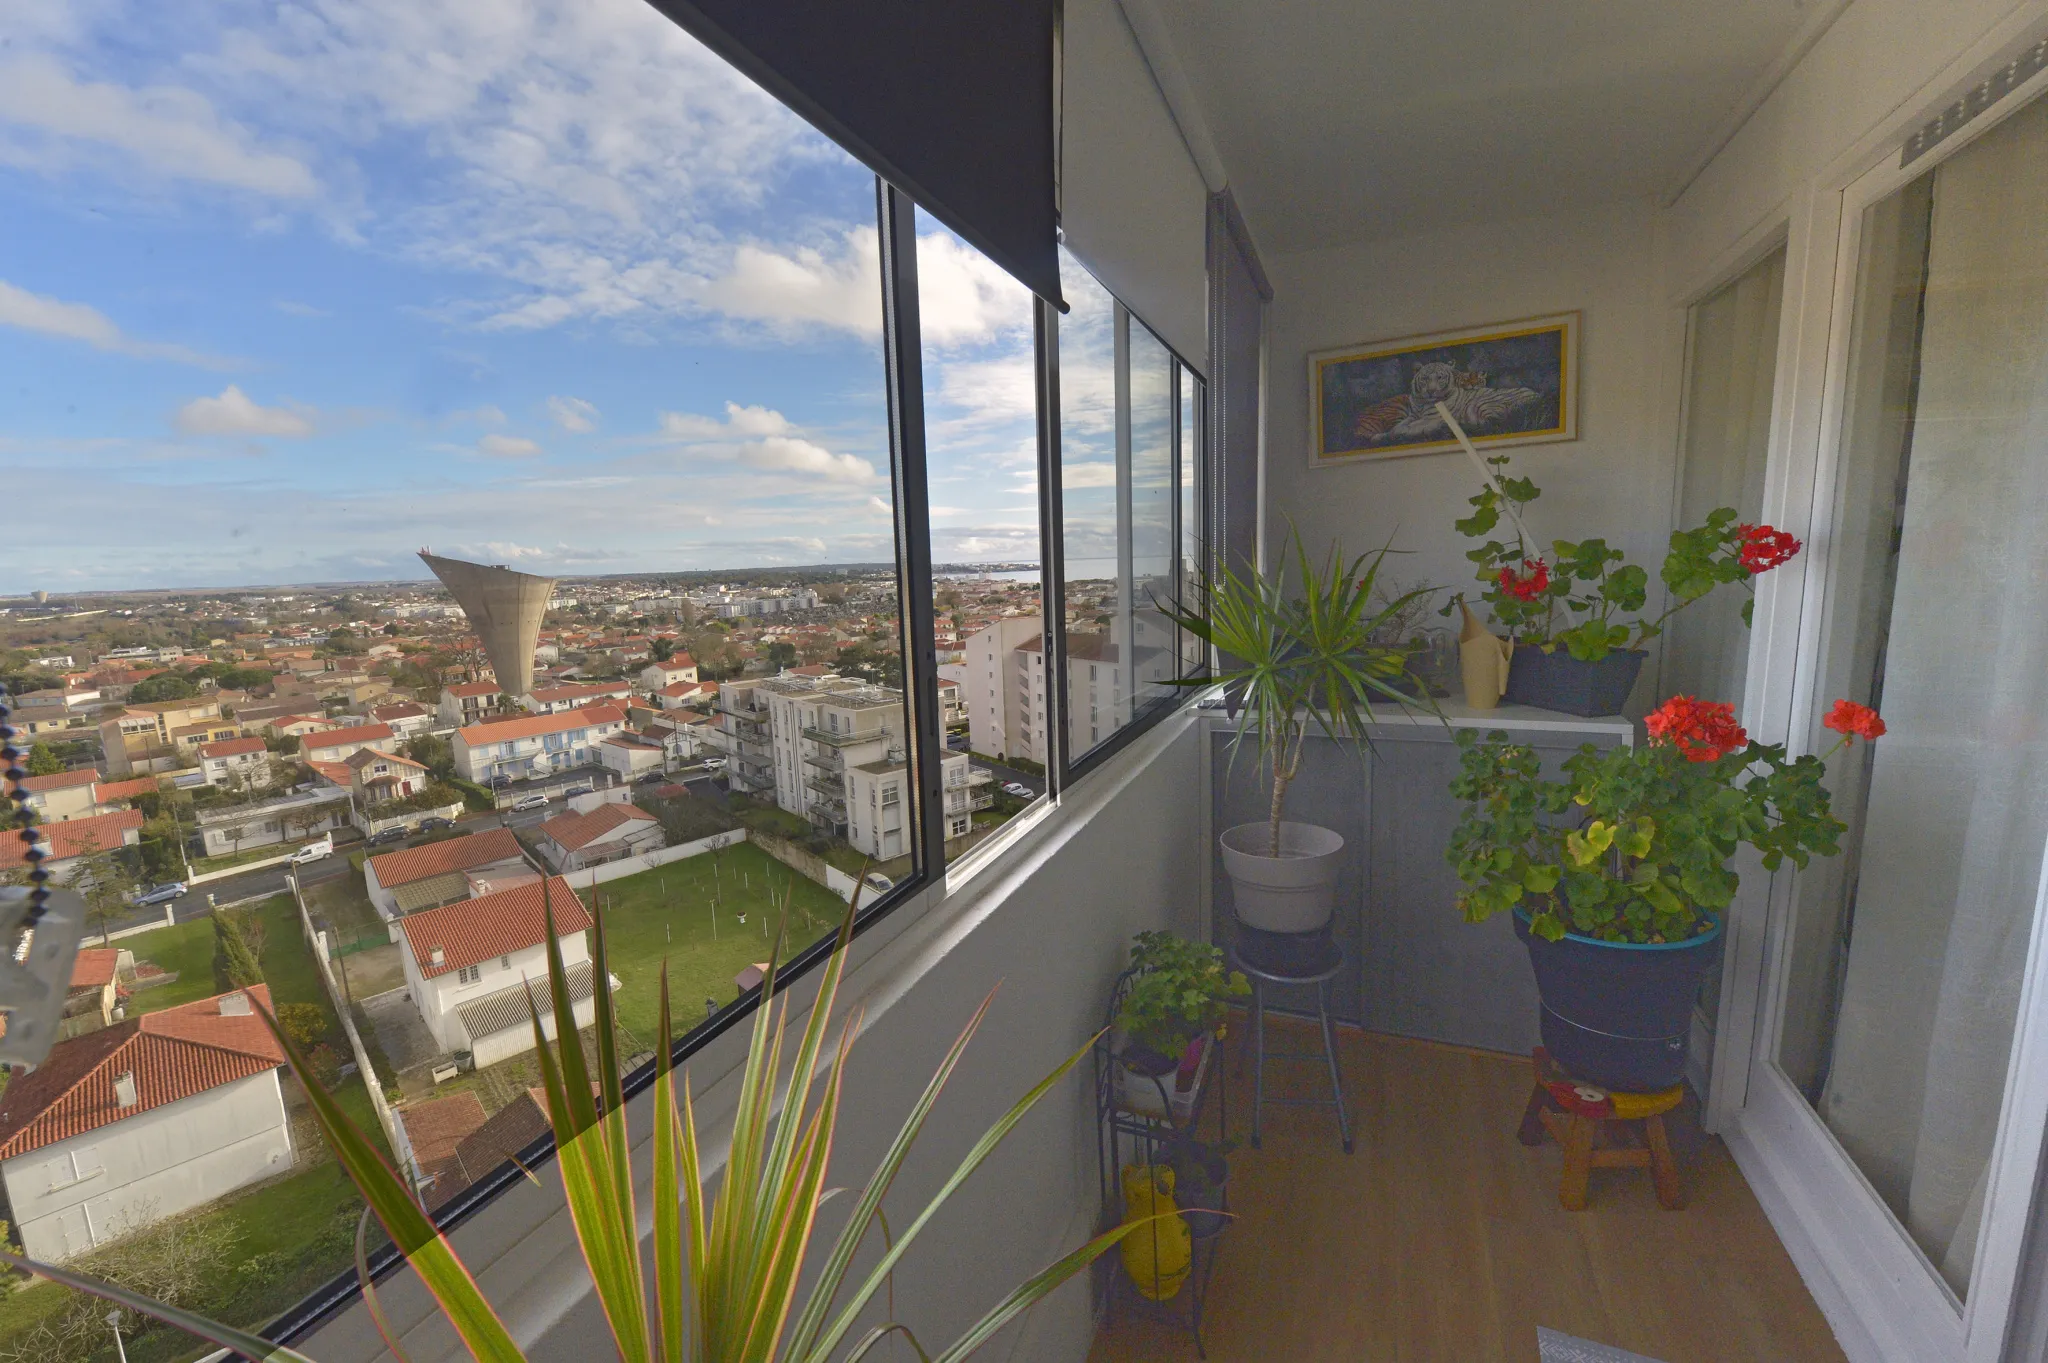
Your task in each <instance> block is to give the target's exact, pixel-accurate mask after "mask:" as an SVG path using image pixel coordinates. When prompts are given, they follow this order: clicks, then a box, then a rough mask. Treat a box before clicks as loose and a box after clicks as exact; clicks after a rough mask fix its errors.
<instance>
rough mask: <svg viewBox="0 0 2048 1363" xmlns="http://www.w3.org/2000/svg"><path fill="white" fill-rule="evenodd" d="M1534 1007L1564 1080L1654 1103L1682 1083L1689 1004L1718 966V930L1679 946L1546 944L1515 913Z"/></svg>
mask: <svg viewBox="0 0 2048 1363" xmlns="http://www.w3.org/2000/svg"><path fill="white" fill-rule="evenodd" d="M1515 935H1516V936H1517V937H1519V938H1521V939H1522V942H1523V944H1524V945H1526V946H1527V947H1528V948H1529V964H1530V966H1531V967H1532V968H1533V969H1534V970H1535V972H1536V992H1537V994H1538V995H1539V996H1540V997H1541V999H1542V1012H1543V1018H1542V1033H1543V1045H1544V1047H1545V1048H1546V1049H1548V1050H1549V1052H1550V1055H1551V1058H1552V1059H1553V1060H1555V1061H1557V1063H1558V1064H1560V1065H1562V1066H1563V1067H1564V1068H1565V1070H1566V1071H1567V1072H1569V1073H1570V1074H1572V1075H1573V1076H1575V1077H1577V1078H1580V1079H1584V1080H1586V1081H1587V1082H1588V1083H1593V1084H1598V1085H1600V1086H1601V1087H1602V1088H1608V1089H1615V1090H1618V1091H1620V1092H1623V1093H1655V1092H1657V1091H1658V1090H1660V1089H1668V1088H1670V1087H1671V1086H1672V1085H1674V1084H1676V1083H1678V1081H1679V1080H1681V1079H1683V1078H1684V1077H1685V1057H1686V1049H1687V1046H1688V1045H1689V1044H1690V1042H1691V1039H1692V1008H1693V1001H1694V1000H1695V999H1697V998H1698V997H1699V992H1700V981H1701V980H1702V979H1704V978H1705V976H1706V973H1707V971H1708V970H1709V969H1710V968H1711V967H1712V966H1713V964H1714V963H1715V962H1716V961H1718V960H1720V959H1721V922H1720V920H1719V919H1716V920H1714V925H1713V927H1712V928H1711V929H1710V930H1708V931H1707V932H1705V933H1703V934H1702V935H1700V936H1698V937H1691V938H1687V939H1686V940H1685V941H1683V942H1653V943H1647V944H1637V943H1633V942H1602V941H1600V940H1598V939H1597V938H1593V937H1581V936H1579V934H1577V933H1575V932H1570V933H1566V934H1565V935H1564V937H1563V938H1562V939H1560V940H1559V941H1555V942H1552V941H1547V940H1545V939H1544V938H1541V937H1538V936H1536V935H1535V934H1534V933H1532V932H1530V931H1529V915H1528V914H1527V913H1526V912H1524V911H1523V910H1521V909H1516V910H1515Z"/></svg>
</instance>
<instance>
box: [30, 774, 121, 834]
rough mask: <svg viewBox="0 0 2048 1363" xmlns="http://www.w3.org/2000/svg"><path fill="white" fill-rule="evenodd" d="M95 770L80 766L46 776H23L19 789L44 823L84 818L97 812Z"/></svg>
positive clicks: (98, 808)
mask: <svg viewBox="0 0 2048 1363" xmlns="http://www.w3.org/2000/svg"><path fill="white" fill-rule="evenodd" d="M99 779H100V774H99V772H98V771H96V770H94V769H93V768H91V767H80V768H79V769H78V770H76V771H59V772H52V773H51V774H50V775H48V776H24V777H23V778H22V779H21V784H20V789H21V791H22V793H23V794H25V795H27V796H28V799H27V800H26V801H25V802H24V803H26V804H27V805H28V807H29V808H30V809H32V810H34V811H35V813H36V817H37V818H38V819H40V820H42V821H43V822H44V823H62V822H63V821H64V820H66V819H86V818H90V817H92V816H93V815H94V814H98V813H100V812H101V811H100V806H99V795H98V792H97V787H98V783H99Z"/></svg>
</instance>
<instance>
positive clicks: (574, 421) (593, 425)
mask: <svg viewBox="0 0 2048 1363" xmlns="http://www.w3.org/2000/svg"><path fill="white" fill-rule="evenodd" d="M548 415H549V416H551V417H553V418H554V420H555V424H556V425H557V426H560V427H561V428H562V429H563V430H565V431H569V432H571V433H572V434H576V435H583V434H585V433H587V432H590V431H594V430H596V429H597V404H596V403H594V402H587V401H585V400H584V399H582V398H569V397H551V398H549V399H548Z"/></svg>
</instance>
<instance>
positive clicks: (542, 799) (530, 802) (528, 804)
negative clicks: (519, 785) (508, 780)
mask: <svg viewBox="0 0 2048 1363" xmlns="http://www.w3.org/2000/svg"><path fill="white" fill-rule="evenodd" d="M547 807H548V797H547V796H546V795H545V794H540V795H528V796H526V797H525V798H524V799H520V800H516V801H514V802H513V805H512V808H514V809H516V810H520V811H522V812H523V811H525V810H529V809H546V808H547Z"/></svg>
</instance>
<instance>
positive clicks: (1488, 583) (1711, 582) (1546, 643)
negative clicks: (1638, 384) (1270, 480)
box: [1444, 455, 1800, 717]
mask: <svg viewBox="0 0 2048 1363" xmlns="http://www.w3.org/2000/svg"><path fill="white" fill-rule="evenodd" d="M1486 462H1487V464H1488V466H1489V467H1490V468H1492V470H1493V473H1494V477H1493V479H1492V481H1491V482H1490V483H1489V484H1488V485H1487V486H1486V487H1484V488H1482V489H1481V490H1480V491H1479V492H1478V494H1477V495H1475V496H1473V497H1472V498H1471V499H1470V505H1471V507H1472V514H1471V515H1469V516H1467V517H1465V518H1464V519H1463V520H1460V521H1458V522H1457V523H1456V524H1457V529H1458V532H1459V533H1460V534H1462V535H1465V536H1468V537H1470V538H1473V539H1484V541H1485V542H1484V543H1482V544H1480V545H1479V546H1478V547H1477V548H1474V549H1471V550H1468V551H1467V552H1466V554H1465V557H1466V558H1468V559H1470V560H1471V561H1472V562H1473V563H1475V564H1477V565H1478V579H1479V581H1480V583H1481V584H1482V588H1483V589H1482V590H1481V592H1480V593H1479V594H1480V596H1481V598H1482V599H1484V600H1485V602H1486V604H1487V606H1488V607H1489V608H1490V609H1491V610H1492V612H1493V620H1494V624H1495V625H1497V626H1498V627H1499V628H1500V629H1502V630H1504V631H1506V633H1507V636H1508V639H1509V640H1510V641H1511V642H1512V644H1513V645H1514V657H1513V659H1512V661H1511V662H1510V664H1509V667H1508V683H1507V693H1506V695H1505V697H1504V699H1506V700H1508V701H1510V702H1513V703H1516V704H1520V705H1535V706H1541V707H1542V708H1543V709H1546V710H1561V711H1563V712H1564V713H1566V714H1573V715H1585V716H1588V717H1593V716H1600V715H1618V714H1620V713H1621V707H1622V705H1623V704H1624V703H1625V702H1626V701H1627V700H1628V693H1629V691H1630V689H1631V688H1633V687H1634V686H1635V683H1636V675H1637V674H1638V673H1639V672H1640V671H1641V670H1642V666H1643V659H1644V658H1645V657H1646V656H1648V655H1647V652H1646V651H1645V650H1644V648H1643V645H1644V644H1645V643H1647V642H1648V641H1649V640H1651V639H1654V638H1656V637H1657V636H1658V635H1659V634H1661V633H1663V630H1664V622H1665V621H1667V620H1669V619H1670V618H1671V617H1672V616H1673V615H1675V614H1677V613H1678V612H1679V611H1681V610H1683V609H1685V608H1686V607H1687V606H1689V605H1691V604H1692V603H1693V602H1695V601H1697V600H1699V599H1700V598H1701V597H1703V596H1705V595H1707V594H1708V593H1709V592H1711V591H1713V590H1714V589H1715V588H1716V587H1720V586H1724V585H1727V584H1730V583H1733V584H1737V585H1739V586H1741V587H1742V588H1743V589H1744V590H1745V591H1747V592H1749V593H1750V595H1751V599H1750V600H1749V601H1746V602H1744V603H1743V606H1742V622H1743V624H1745V625H1747V624H1748V623H1749V619H1750V612H1751V610H1752V608H1753V607H1754V606H1755V604H1756V602H1755V593H1756V586H1755V582H1754V579H1755V578H1756V577H1757V575H1758V574H1760V573H1767V572H1769V571H1770V570H1771V569H1773V568H1776V567H1777V566H1779V565H1780V564H1782V563H1784V562H1786V561H1787V560H1789V559H1791V558H1792V556H1793V555H1795V554H1797V553H1798V552H1799V550H1800V543H1799V541H1798V540H1797V539H1795V538H1793V537H1792V536H1791V535H1790V534H1788V533H1786V532H1785V531H1783V530H1777V529H1773V528H1772V527H1770V526H1768V525H1745V524H1740V523H1738V522H1737V521H1736V519H1735V510H1734V508H1732V507H1725V506H1724V507H1720V508H1718V509H1717V510H1714V511H1712V512H1709V513H1708V515H1707V519H1706V522H1705V523H1704V524H1702V525H1700V526H1697V527H1695V528H1694V529H1691V530H1678V531H1674V532H1673V533H1672V536H1671V548H1670V551H1669V552H1668V553H1666V554H1665V556H1664V567H1663V570H1662V573H1661V576H1662V578H1663V582H1664V589H1665V592H1666V593H1667V595H1668V596H1669V599H1670V602H1671V604H1670V606H1669V607H1667V608H1666V609H1665V611H1664V613H1663V614H1662V615H1659V616H1656V617H1655V618H1647V617H1644V616H1642V615H1641V614H1640V612H1641V611H1642V610H1643V608H1644V607H1645V606H1646V605H1647V604H1648V602H1649V595H1650V575H1649V573H1647V572H1646V571H1644V570H1643V569H1642V568H1641V567H1639V566H1638V565H1636V564H1633V563H1630V562H1628V561H1627V556H1626V555H1624V554H1623V553H1622V551H1621V550H1619V549H1616V548H1614V547H1613V546H1611V545H1609V544H1608V543H1607V541H1606V540H1604V539H1586V540H1553V541H1552V542H1551V544H1550V548H1549V550H1548V552H1547V553H1545V552H1542V551H1539V550H1538V549H1536V548H1535V546H1533V545H1532V544H1531V543H1530V542H1529V537H1528V535H1527V533H1526V531H1525V530H1524V528H1523V525H1524V522H1523V518H1522V510H1523V508H1524V507H1526V506H1528V505H1529V503H1531V502H1533V501H1535V500H1536V499H1537V498H1538V497H1540V496H1541V495H1542V493H1541V492H1540V491H1539V490H1538V489H1537V487H1536V484H1535V483H1534V482H1532V481H1531V480H1529V479H1527V478H1513V477H1509V476H1508V474H1507V463H1508V461H1507V458H1506V456H1504V455H1496V456H1494V457H1493V458H1490V459H1488V460H1487V461H1486ZM1503 522H1505V524H1503ZM1496 536H1497V537H1496ZM1462 601H1463V597H1462V596H1460V597H1456V598H1453V600H1452V601H1451V603H1450V604H1449V605H1447V606H1445V607H1444V613H1445V614H1446V615H1448V614H1449V613H1450V612H1451V611H1453V610H1455V609H1456V608H1457V607H1458V605H1459V604H1460V603H1461V602H1462ZM1629 616H1635V617H1636V618H1635V620H1634V622H1633V623H1632V624H1631V623H1630V622H1629V621H1628V619H1627V617H1629Z"/></svg>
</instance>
